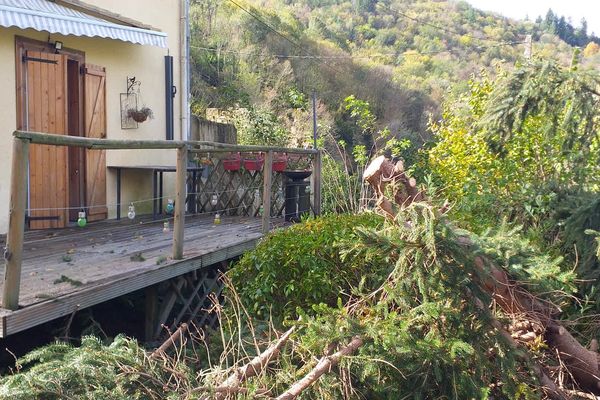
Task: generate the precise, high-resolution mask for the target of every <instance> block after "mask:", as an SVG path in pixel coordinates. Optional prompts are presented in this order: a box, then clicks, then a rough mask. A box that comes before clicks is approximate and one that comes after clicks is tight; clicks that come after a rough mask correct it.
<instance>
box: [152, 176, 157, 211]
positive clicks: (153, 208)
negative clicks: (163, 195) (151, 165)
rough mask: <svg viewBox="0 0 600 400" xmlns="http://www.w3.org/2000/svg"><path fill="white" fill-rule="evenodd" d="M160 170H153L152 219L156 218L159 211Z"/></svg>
mask: <svg viewBox="0 0 600 400" xmlns="http://www.w3.org/2000/svg"><path fill="white" fill-rule="evenodd" d="M157 180H158V172H157V171H156V170H155V169H154V170H152V219H156V216H157V215H158V213H157V205H158V199H157V197H158V195H157V191H158V184H157Z"/></svg>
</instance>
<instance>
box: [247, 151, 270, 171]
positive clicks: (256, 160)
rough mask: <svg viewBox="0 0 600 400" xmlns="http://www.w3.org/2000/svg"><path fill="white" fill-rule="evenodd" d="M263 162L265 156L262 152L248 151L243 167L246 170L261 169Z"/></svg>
mask: <svg viewBox="0 0 600 400" xmlns="http://www.w3.org/2000/svg"><path fill="white" fill-rule="evenodd" d="M264 163H265V156H264V155H263V154H262V153H258V154H254V153H250V155H248V157H246V158H244V168H246V169H247V170H248V171H259V170H261V169H262V167H263V164H264Z"/></svg>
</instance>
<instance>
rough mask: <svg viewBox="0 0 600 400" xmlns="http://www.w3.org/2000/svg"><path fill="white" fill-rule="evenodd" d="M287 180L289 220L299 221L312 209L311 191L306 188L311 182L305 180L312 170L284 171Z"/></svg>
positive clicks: (286, 202) (287, 213)
mask: <svg viewBox="0 0 600 400" xmlns="http://www.w3.org/2000/svg"><path fill="white" fill-rule="evenodd" d="M283 173H284V174H285V176H286V177H287V179H286V180H285V212H284V217H285V220H286V221H288V222H298V221H300V218H301V217H302V215H303V214H306V213H308V212H309V211H310V193H307V191H306V189H307V188H308V187H309V185H310V182H309V181H307V180H305V179H306V178H308V177H309V176H310V174H311V173H312V171H283Z"/></svg>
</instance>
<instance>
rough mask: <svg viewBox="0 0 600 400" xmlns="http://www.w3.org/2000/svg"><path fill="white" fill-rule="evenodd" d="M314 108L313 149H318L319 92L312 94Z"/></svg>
mask: <svg viewBox="0 0 600 400" xmlns="http://www.w3.org/2000/svg"><path fill="white" fill-rule="evenodd" d="M312 108H313V147H314V148H315V149H316V148H317V92H315V91H314V90H313V92H312Z"/></svg>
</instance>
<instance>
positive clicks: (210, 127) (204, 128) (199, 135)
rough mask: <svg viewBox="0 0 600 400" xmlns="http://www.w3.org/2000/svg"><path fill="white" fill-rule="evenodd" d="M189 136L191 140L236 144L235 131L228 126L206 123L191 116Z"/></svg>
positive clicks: (232, 127) (233, 127)
mask: <svg viewBox="0 0 600 400" xmlns="http://www.w3.org/2000/svg"><path fill="white" fill-rule="evenodd" d="M190 136H191V139H192V140H207V141H209V142H218V143H230V144H237V130H236V129H235V126H233V125H230V124H221V123H218V122H213V121H208V120H206V119H204V118H200V117H198V116H196V115H193V116H192V120H191V131H190Z"/></svg>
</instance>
